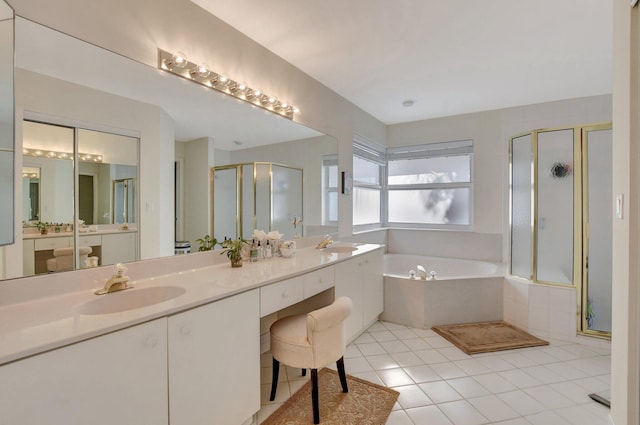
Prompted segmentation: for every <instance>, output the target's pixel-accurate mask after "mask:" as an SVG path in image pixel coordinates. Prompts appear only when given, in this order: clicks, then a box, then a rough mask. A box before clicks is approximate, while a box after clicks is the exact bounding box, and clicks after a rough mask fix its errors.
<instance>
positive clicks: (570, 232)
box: [534, 129, 574, 285]
mask: <svg viewBox="0 0 640 425" xmlns="http://www.w3.org/2000/svg"><path fill="white" fill-rule="evenodd" d="M536 141H537V143H536ZM536 141H534V143H535V144H536V151H537V156H538V161H537V163H538V165H537V170H536V178H535V179H534V181H535V184H536V190H535V192H536V194H537V196H536V219H537V226H536V231H535V235H534V237H535V238H536V242H537V243H536V252H535V254H536V260H537V261H536V265H537V267H536V275H535V277H534V278H535V280H537V281H538V282H547V283H559V284H566V285H572V284H573V276H574V274H573V271H574V270H573V268H574V243H573V242H574V175H573V167H574V130H573V129H566V130H565V129H563V130H551V131H543V132H539V133H538V137H537V140H536Z"/></svg>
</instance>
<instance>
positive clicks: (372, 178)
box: [353, 156, 380, 185]
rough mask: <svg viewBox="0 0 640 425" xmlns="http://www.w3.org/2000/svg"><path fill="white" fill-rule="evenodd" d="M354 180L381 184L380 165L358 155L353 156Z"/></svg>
mask: <svg viewBox="0 0 640 425" xmlns="http://www.w3.org/2000/svg"><path fill="white" fill-rule="evenodd" d="M353 180H354V182H359V183H366V184H375V185H379V184H380V165H378V164H375V163H373V162H370V161H367V160H364V159H362V158H360V157H358V156H354V157H353Z"/></svg>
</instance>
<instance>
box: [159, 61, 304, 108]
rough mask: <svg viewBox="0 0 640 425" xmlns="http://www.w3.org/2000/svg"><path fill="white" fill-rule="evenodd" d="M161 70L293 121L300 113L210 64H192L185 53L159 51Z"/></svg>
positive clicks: (291, 106) (285, 103)
mask: <svg viewBox="0 0 640 425" xmlns="http://www.w3.org/2000/svg"><path fill="white" fill-rule="evenodd" d="M158 68H159V69H161V70H163V71H166V72H169V73H171V74H174V75H177V76H179V77H182V78H184V79H187V80H189V81H193V82H194V83H198V84H200V85H203V86H205V87H209V88H211V89H214V90H216V91H218V92H220V93H224V94H226V95H229V96H232V97H234V98H236V99H240V100H243V101H245V102H247V103H249V104H251V105H253V106H257V107H259V108H262V109H264V110H267V111H269V112H273V113H275V114H277V115H280V116H282V117H286V118H289V119H293V117H294V115H295V114H298V113H300V109H298V108H297V107H295V106H293V105H291V104H289V103H288V102H283V101H280V100H278V99H277V98H276V97H275V96H270V95H267V94H265V93H264V92H263V91H262V90H261V89H252V88H250V87H248V86H247V84H246V83H244V82H237V81H234V80H233V79H231V77H229V76H228V75H227V74H218V73H216V72H214V71H212V70H211V68H210V67H209V66H208V65H207V64H201V65H198V64H195V63H193V62H189V60H187V58H186V56H185V55H184V54H182V53H175V54H173V53H169V52H166V51H164V50H162V49H158Z"/></svg>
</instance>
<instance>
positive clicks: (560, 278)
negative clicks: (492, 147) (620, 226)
mask: <svg viewBox="0 0 640 425" xmlns="http://www.w3.org/2000/svg"><path fill="white" fill-rule="evenodd" d="M612 172H613V164H612V149H611V123H606V124H595V125H585V126H577V127H570V128H558V129H546V130H533V131H530V132H527V133H524V134H520V135H517V136H514V137H512V138H511V139H510V196H511V211H510V219H511V262H510V270H511V274H512V275H514V276H518V277H522V278H526V279H530V280H532V281H533V282H535V283H545V284H552V285H570V286H575V287H576V288H577V290H578V291H577V292H578V294H579V297H578V298H579V299H578V300H577V302H578V305H579V310H578V311H579V313H580V320H578V327H579V329H578V331H579V332H581V333H584V334H589V335H597V336H603V337H610V336H611V261H612V258H611V252H612V246H611V239H612V216H611V211H612V208H613V199H612V192H611V190H612V189H611V185H612Z"/></svg>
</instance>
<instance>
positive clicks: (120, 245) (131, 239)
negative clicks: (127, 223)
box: [101, 232, 138, 265]
mask: <svg viewBox="0 0 640 425" xmlns="http://www.w3.org/2000/svg"><path fill="white" fill-rule="evenodd" d="M137 252H138V249H137V242H136V232H126V233H108V234H106V235H102V261H101V264H102V265H107V264H116V263H129V262H131V261H136V259H137Z"/></svg>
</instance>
